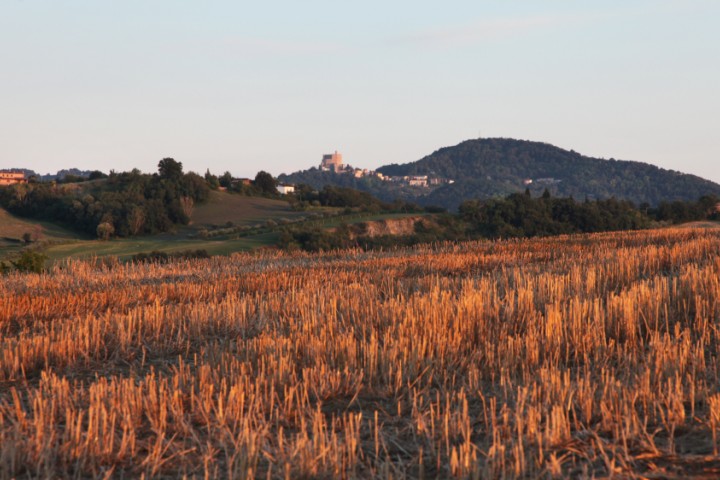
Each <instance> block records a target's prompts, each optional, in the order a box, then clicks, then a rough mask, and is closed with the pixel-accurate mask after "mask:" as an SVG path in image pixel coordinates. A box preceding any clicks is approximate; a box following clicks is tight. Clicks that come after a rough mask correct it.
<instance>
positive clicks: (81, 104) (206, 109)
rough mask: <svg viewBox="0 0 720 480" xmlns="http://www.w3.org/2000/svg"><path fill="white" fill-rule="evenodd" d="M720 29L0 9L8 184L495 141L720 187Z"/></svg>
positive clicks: (716, 16)
mask: <svg viewBox="0 0 720 480" xmlns="http://www.w3.org/2000/svg"><path fill="white" fill-rule="evenodd" d="M719 25H720V2H719V1H716V0H673V1H671V0H637V1H633V0H626V1H602V2H600V1H593V2H590V1H573V2H570V1H568V0H513V1H507V0H506V1H482V0H476V1H454V2H453V1H447V2H437V1H433V2H430V1H394V2H391V1H387V0H386V1H382V2H381V1H375V0H370V1H365V2H343V1H338V0H335V1H318V0H306V1H303V2H298V1H292V2H291V1H266V2H245V1H229V0H205V1H201V0H195V1H190V0H122V1H121V0H113V1H110V0H63V1H58V0H0V92H1V93H0V168H3V167H12V166H25V167H28V168H32V169H35V170H37V171H39V172H41V173H46V172H54V171H56V170H58V169H59V168H68V167H79V168H84V169H95V168H99V169H101V170H104V171H108V170H110V169H115V170H117V171H122V170H128V169H131V168H135V167H137V168H139V169H141V170H143V171H154V170H155V168H156V165H157V162H158V161H159V160H160V159H161V158H163V157H167V156H171V157H174V158H175V159H176V160H178V161H181V162H183V165H184V166H185V169H186V170H195V171H198V172H200V173H202V172H204V171H205V169H206V168H210V170H211V171H213V172H215V173H218V174H219V173H222V172H223V171H225V170H229V171H230V172H232V173H233V174H235V175H237V176H251V175H254V174H255V173H256V172H257V171H258V170H260V169H265V170H267V171H270V172H271V173H273V174H279V173H281V172H290V171H294V170H297V169H301V168H308V167H310V166H314V165H316V164H318V163H319V161H320V158H321V156H322V154H323V153H327V152H331V151H333V150H335V149H337V150H340V151H341V152H342V153H343V154H344V156H345V159H346V161H347V162H349V163H351V164H353V165H355V166H360V167H371V168H372V167H377V166H380V165H383V164H386V163H390V162H398V163H405V162H410V161H414V160H417V159H419V158H421V157H423V156H424V155H427V154H429V153H431V152H432V151H434V150H436V149H438V148H440V147H443V146H448V145H454V144H456V143H459V142H460V141H462V140H465V139H468V138H475V137H477V136H478V135H482V136H484V137H499V136H502V137H513V138H522V139H529V140H538V141H545V142H549V143H553V144H555V145H558V146H560V147H563V148H567V149H574V150H576V151H578V152H581V153H584V154H586V155H591V156H598V157H605V158H610V157H614V158H618V159H627V160H639V161H644V162H648V163H653V164H655V165H658V166H661V167H664V168H671V169H675V170H680V171H683V172H688V173H694V174H697V175H701V176H703V177H705V178H709V179H711V180H714V181H717V182H720V135H719V134H718V132H717V130H718V127H719V126H720V125H719V123H720V122H718V112H720V27H719Z"/></svg>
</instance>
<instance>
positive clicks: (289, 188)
mask: <svg viewBox="0 0 720 480" xmlns="http://www.w3.org/2000/svg"><path fill="white" fill-rule="evenodd" d="M277 191H278V192H280V193H281V194H283V195H287V194H288V193H295V186H294V185H282V184H280V185H278V186H277Z"/></svg>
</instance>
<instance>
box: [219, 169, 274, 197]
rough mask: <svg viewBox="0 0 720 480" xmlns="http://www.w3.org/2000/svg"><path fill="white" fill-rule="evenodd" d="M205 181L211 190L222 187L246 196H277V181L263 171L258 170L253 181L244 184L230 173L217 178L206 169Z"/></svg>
mask: <svg viewBox="0 0 720 480" xmlns="http://www.w3.org/2000/svg"><path fill="white" fill-rule="evenodd" d="M205 181H206V182H207V183H208V186H209V187H210V188H212V189H213V190H217V189H219V188H220V187H222V188H223V189H225V190H227V191H228V192H231V193H239V194H242V195H248V196H259V195H262V196H266V197H277V196H278V195H279V193H278V190H277V185H278V182H277V179H275V178H274V177H273V176H272V175H271V174H269V173H268V172H265V171H263V170H260V171H259V172H258V173H257V175H255V179H254V180H252V181H248V182H244V181H242V180H239V179H236V178H235V177H233V176H232V174H231V173H230V172H225V173H223V174H222V175H220V176H219V177H218V176H216V175H213V174H212V173H210V170H209V169H208V170H207V172H205Z"/></svg>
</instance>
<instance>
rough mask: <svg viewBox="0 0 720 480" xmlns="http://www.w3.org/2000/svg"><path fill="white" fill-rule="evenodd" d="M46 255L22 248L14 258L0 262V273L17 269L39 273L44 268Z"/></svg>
mask: <svg viewBox="0 0 720 480" xmlns="http://www.w3.org/2000/svg"><path fill="white" fill-rule="evenodd" d="M47 258H48V257H47V255H45V254H44V253H40V252H36V251H34V250H24V251H23V252H22V253H21V254H20V256H19V257H18V258H17V259H15V260H10V261H9V262H0V275H2V274H6V273H9V272H11V271H12V270H17V271H19V272H35V273H40V272H42V271H43V269H44V268H45V260H47Z"/></svg>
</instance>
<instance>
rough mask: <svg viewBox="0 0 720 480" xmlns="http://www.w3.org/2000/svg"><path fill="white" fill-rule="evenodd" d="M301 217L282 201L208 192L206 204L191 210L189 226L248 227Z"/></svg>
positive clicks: (302, 213) (300, 214)
mask: <svg viewBox="0 0 720 480" xmlns="http://www.w3.org/2000/svg"><path fill="white" fill-rule="evenodd" d="M302 215H304V212H296V211H293V210H292V209H291V208H290V204H289V203H288V202H286V201H284V200H275V199H270V198H262V197H246V196H244V195H235V194H231V193H226V192H218V191H211V192H210V198H209V200H208V201H207V202H206V203H203V204H201V205H198V206H196V207H195V209H194V211H193V215H192V223H193V225H194V226H196V227H209V226H212V225H225V224H226V223H227V222H232V223H233V224H235V225H251V224H253V223H258V222H263V221H266V220H275V219H278V218H295V217H298V216H302Z"/></svg>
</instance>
